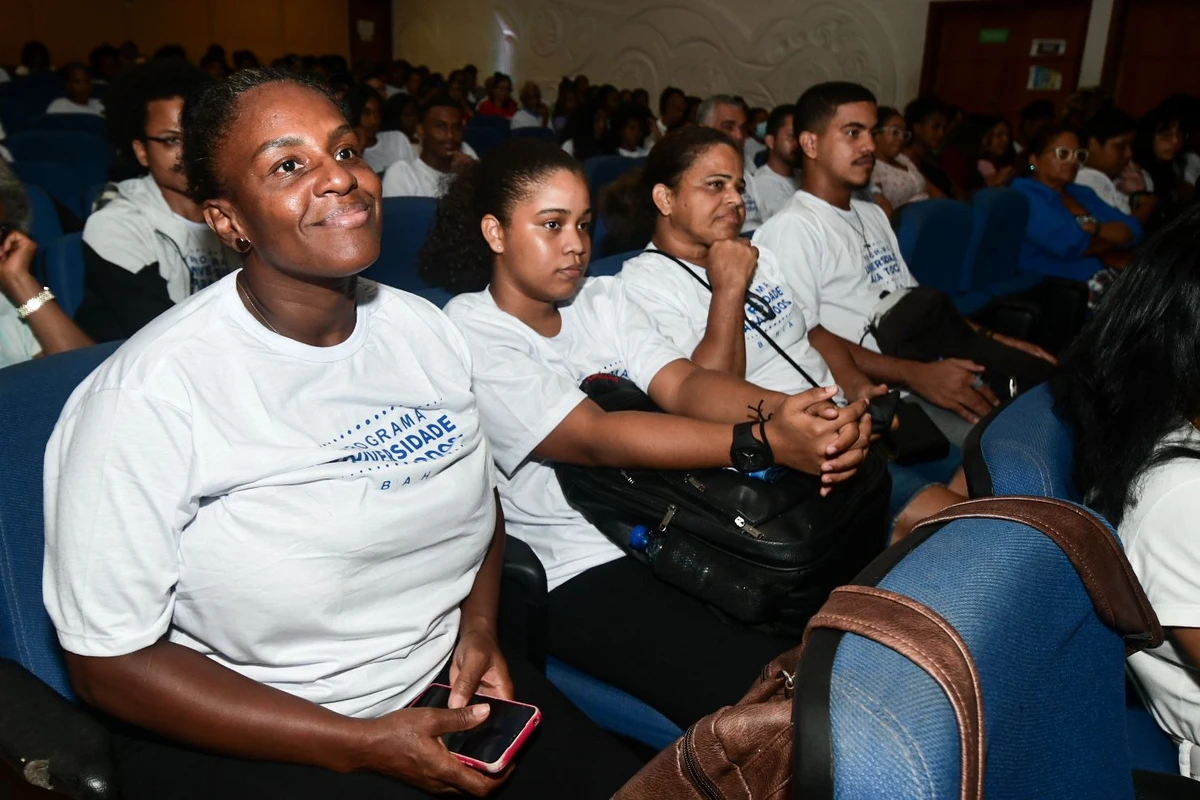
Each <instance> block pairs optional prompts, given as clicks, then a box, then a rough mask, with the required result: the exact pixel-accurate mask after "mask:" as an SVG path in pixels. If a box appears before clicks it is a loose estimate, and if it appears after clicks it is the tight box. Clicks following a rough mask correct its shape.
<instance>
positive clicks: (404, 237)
mask: <svg viewBox="0 0 1200 800" xmlns="http://www.w3.org/2000/svg"><path fill="white" fill-rule="evenodd" d="M437 203H438V201H437V200H436V199H434V198H432V197H385V198H383V238H382V241H381V242H380V246H379V259H378V260H377V261H376V262H375V263H374V264H372V265H371V266H370V267H367V269H366V270H365V271H364V272H363V276H364V277H366V278H370V279H371V280H373V281H378V282H379V283H382V284H385V285H387V286H393V287H395V288H397V289H403V290H404V291H406V292H414V293H419V292H420V291H421V290H424V289H426V288H427V287H426V286H425V282H424V281H422V280H421V278H420V276H419V275H417V252H418V251H419V250H420V249H421V245H423V244H424V243H425V237H426V236H428V235H429V231H430V229H431V228H432V227H433V216H434V214H435V213H436V212H437Z"/></svg>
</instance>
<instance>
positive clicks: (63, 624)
mask: <svg viewBox="0 0 1200 800" xmlns="http://www.w3.org/2000/svg"><path fill="white" fill-rule="evenodd" d="M358 299H359V303H358V317H357V321H356V324H355V328H354V331H353V332H352V333H351V335H350V337H349V338H348V339H346V341H344V342H342V343H340V344H337V345H333V346H330V347H313V346H310V345H306V344H302V343H300V342H297V341H295V340H292V339H288V338H286V337H283V336H280V335H278V334H276V333H273V332H271V331H270V330H268V329H267V328H266V327H264V326H263V325H262V324H260V323H259V322H258V321H256V320H255V318H254V317H253V316H251V314H250V312H249V311H248V310H247V309H246V307H245V306H244V305H243V304H242V301H241V299H240V298H239V297H238V293H237V290H236V288H235V283H234V275H230V276H228V277H227V278H224V279H223V280H221V281H219V282H218V283H216V284H214V285H213V286H212V287H210V288H208V289H206V290H204V291H202V292H200V293H199V294H197V295H195V296H193V297H191V298H189V299H188V300H185V301H184V302H182V303H180V304H179V305H177V306H175V307H174V308H172V309H171V310H169V311H167V312H166V313H164V314H162V315H161V316H159V317H158V318H157V319H155V320H154V321H153V322H151V323H150V324H149V325H147V326H146V327H144V328H143V329H142V330H140V331H139V332H138V333H137V334H135V335H134V336H133V337H132V338H130V339H129V341H128V342H126V343H125V344H124V345H123V346H122V347H121V348H120V349H119V350H118V351H117V352H116V353H115V354H114V355H113V356H112V357H110V358H109V359H108V360H107V361H106V362H105V363H104V364H103V365H101V366H100V367H99V368H98V369H97V370H96V371H95V372H93V373H92V375H91V376H89V377H88V378H87V379H86V380H85V381H84V382H83V383H82V384H81V385H80V386H79V387H78V388H77V389H76V391H75V392H74V394H72V395H71V398H70V400H69V401H68V402H67V404H66V407H65V408H64V410H63V412H62V416H61V417H60V418H59V421H58V425H57V426H56V427H55V429H54V433H53V435H52V436H51V439H50V443H49V446H48V447H47V450H46V462H45V463H46V468H45V489H46V494H45V503H46V505H45V511H46V513H45V516H46V561H45V570H44V576H43V577H44V599H45V603H46V608H47V610H48V611H49V613H50V617H51V619H52V620H53V621H54V625H55V627H56V628H57V630H58V637H59V641H60V642H61V643H62V646H63V647H64V648H65V649H66V650H68V651H70V652H73V653H79V654H81V655H87V656H117V655H123V654H127V653H131V652H134V651H136V650H140V649H142V648H145V647H148V646H150V645H152V644H154V643H155V642H156V641H158V640H159V639H160V638H161V637H162V636H164V635H165V636H167V637H168V638H169V639H170V641H172V642H174V643H176V644H179V645H182V646H184V647H189V648H191V649H193V650H196V651H197V652H200V653H202V654H204V655H206V656H207V657H209V658H211V659H213V660H214V661H216V662H217V663H219V664H221V665H223V666H225V667H227V668H229V669H231V670H234V671H235V672H239V673H241V674H242V675H245V676H246V677H248V678H250V679H252V680H256V681H258V682H260V683H263V684H266V685H268V686H272V687H274V688H276V689H280V690H282V691H285V692H289V693H291V694H293V695H296V696H298V697H301V698H304V699H306V700H309V701H312V702H314V703H319V704H321V705H322V706H324V707H326V708H329V709H331V710H333V711H336V712H339V713H342V714H347V715H350V716H356V717H374V716H378V715H381V714H385V713H387V712H390V711H394V710H396V709H399V708H403V707H404V706H406V705H407V704H408V703H409V702H410V701H411V700H413V699H414V698H415V697H416V696H417V694H418V693H420V692H421V691H422V690H423V689H424V688H425V687H426V686H427V685H428V684H429V683H430V681H432V680H433V678H435V677H436V676H437V674H438V672H439V671H440V670H441V669H442V667H443V665H445V663H446V662H447V660H448V659H449V657H450V654H451V652H452V649H453V647H454V643H455V639H456V637H457V635H458V625H459V606H460V604H461V603H462V601H463V600H464V599H465V598H466V596H467V595H468V593H469V592H470V591H471V588H472V587H473V586H474V582H475V575H476V573H477V572H478V570H479V567H480V565H481V563H482V561H483V557H484V555H485V553H486V551H487V548H488V546H489V544H490V542H491V539H492V534H493V531H494V528H495V496H494V493H493V488H494V485H495V483H494V468H493V466H492V458H491V453H490V451H489V450H488V447H487V443H486V441H485V440H484V438H483V436H482V433H481V431H480V425H479V412H478V410H477V408H476V405H475V398H474V396H473V395H472V394H471V356H470V352H469V351H468V349H467V346H466V343H465V342H464V341H463V339H462V336H461V335H460V334H459V333H458V330H457V329H456V328H455V327H454V326H453V325H452V324H450V322H449V320H447V319H446V317H445V315H443V314H442V313H441V312H440V311H438V310H437V309H436V308H435V307H434V306H432V305H430V304H429V303H428V302H426V301H425V300H422V299H420V298H418V297H414V296H413V295H409V294H406V293H404V292H400V291H397V290H395V289H391V288H388V287H384V286H377V285H376V284H374V283H371V282H369V281H360V282H359V298H358Z"/></svg>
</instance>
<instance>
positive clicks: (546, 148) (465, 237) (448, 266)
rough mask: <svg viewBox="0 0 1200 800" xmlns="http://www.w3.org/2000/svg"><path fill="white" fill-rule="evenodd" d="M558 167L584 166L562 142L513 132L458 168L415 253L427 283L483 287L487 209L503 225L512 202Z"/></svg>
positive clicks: (488, 265) (487, 264) (487, 270)
mask: <svg viewBox="0 0 1200 800" xmlns="http://www.w3.org/2000/svg"><path fill="white" fill-rule="evenodd" d="M560 170H566V171H567V172H571V173H574V174H576V175H579V176H582V175H583V166H582V165H581V164H580V163H579V162H578V161H576V160H575V159H574V158H572V157H571V156H570V155H568V154H567V153H565V152H563V150H562V148H560V147H557V146H555V145H553V144H550V143H549V142H543V141H538V140H536V139H525V138H514V139H508V140H507V141H505V142H503V143H502V144H500V145H497V146H496V147H494V148H492V149H491V150H490V151H488V152H487V153H486V154H485V155H484V156H483V158H482V159H481V160H480V161H478V162H476V163H473V164H470V165H468V166H467V167H466V168H465V169H463V170H462V171H461V172H459V173H458V175H456V176H455V178H454V180H453V181H452V182H451V183H450V186H449V188H448V189H447V191H446V194H445V196H444V197H442V200H441V202H440V203H438V208H437V215H436V216H435V217H434V220H433V229H432V230H431V231H430V232H429V237H428V238H427V239H426V240H425V244H424V246H423V247H422V248H421V251H420V253H418V254H417V271H418V272H419V273H420V275H421V278H422V279H423V280H424V281H425V283H426V284H428V285H430V286H440V287H442V288H444V289H446V290H447V291H449V292H451V293H452V294H461V293H462V292H477V291H480V290H482V289H485V288H487V285H488V282H489V281H490V280H491V277H492V259H493V255H492V250H491V248H490V247H488V243H487V241H486V240H485V239H484V238H483V233H482V232H481V231H480V229H479V221H480V220H482V219H483V218H484V217H485V216H487V215H488V214H491V215H493V216H495V217H496V218H497V219H498V220H500V223H501V224H502V225H504V226H506V227H507V226H508V225H509V224H510V223H511V222H512V211H513V208H514V207H515V206H516V205H517V204H518V203H520V202H522V201H523V200H526V199H528V198H529V197H530V195H532V194H533V192H534V190H535V189H536V187H537V186H538V184H539V183H541V182H542V181H544V180H545V179H546V178H547V177H549V176H550V175H552V174H553V173H556V172H558V171H560Z"/></svg>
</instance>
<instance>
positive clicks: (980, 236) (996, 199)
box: [961, 187, 1029, 291]
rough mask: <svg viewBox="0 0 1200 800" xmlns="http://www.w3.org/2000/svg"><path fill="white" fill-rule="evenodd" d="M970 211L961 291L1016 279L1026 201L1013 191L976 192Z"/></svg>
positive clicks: (1025, 224)
mask: <svg viewBox="0 0 1200 800" xmlns="http://www.w3.org/2000/svg"><path fill="white" fill-rule="evenodd" d="M971 209H972V217H973V224H972V225H971V238H970V240H969V241H968V242H967V253H966V258H965V269H964V272H963V281H962V287H961V288H962V290H963V291H970V290H972V289H978V290H984V289H986V288H987V287H988V286H992V285H995V284H997V283H999V282H1000V281H1006V280H1009V279H1011V278H1014V277H1016V276H1017V274H1018V269H1017V266H1018V264H1020V259H1021V245H1022V244H1023V243H1024V241H1025V228H1026V226H1027V224H1028V222H1029V198H1028V197H1026V196H1025V195H1024V194H1023V193H1021V192H1018V191H1016V190H1015V189H1005V188H1001V187H996V188H992V189H983V190H981V191H979V192H976V194H975V197H974V198H973V200H972V201H971Z"/></svg>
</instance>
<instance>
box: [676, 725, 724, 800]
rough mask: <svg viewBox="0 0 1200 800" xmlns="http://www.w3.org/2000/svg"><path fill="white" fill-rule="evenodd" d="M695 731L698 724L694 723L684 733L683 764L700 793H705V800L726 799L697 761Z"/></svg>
mask: <svg viewBox="0 0 1200 800" xmlns="http://www.w3.org/2000/svg"><path fill="white" fill-rule="evenodd" d="M695 733H696V726H695V725H693V726H692V727H690V728H688V729H687V733H685V734H684V735H683V765H684V767H685V768H686V769H687V774H688V779H689V780H691V782H692V785H693V786H695V787H696V788H697V789H698V790H699V791H700V794H702V795H704V797H705V800H725V795H723V794H721V790H720V789H718V788H717V787H716V784H714V783H713V782H712V781H711V780H709V779H708V776H707V775H705V774H704V772H703V771H701V769H700V765H699V764H698V763H696V745H695V743H694V742H693V739H694V737H695Z"/></svg>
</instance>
